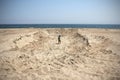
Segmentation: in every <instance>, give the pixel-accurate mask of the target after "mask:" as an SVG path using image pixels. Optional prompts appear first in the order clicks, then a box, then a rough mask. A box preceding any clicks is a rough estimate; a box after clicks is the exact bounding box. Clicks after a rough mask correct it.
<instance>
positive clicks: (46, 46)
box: [0, 28, 120, 80]
mask: <svg viewBox="0 0 120 80" xmlns="http://www.w3.org/2000/svg"><path fill="white" fill-rule="evenodd" d="M59 34H61V35H62V37H61V44H57V42H58V41H57V39H58V35H59ZM0 80H120V30H119V29H118V30H117V29H70V28H68V29H66V28H62V29H60V28H57V29H56V28H54V29H50V28H49V29H47V28H46V29H0Z"/></svg>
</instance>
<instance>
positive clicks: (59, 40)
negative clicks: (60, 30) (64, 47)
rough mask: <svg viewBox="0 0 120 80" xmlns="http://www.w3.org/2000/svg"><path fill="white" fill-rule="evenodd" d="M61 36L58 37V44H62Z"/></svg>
mask: <svg viewBox="0 0 120 80" xmlns="http://www.w3.org/2000/svg"><path fill="white" fill-rule="evenodd" d="M60 38H61V35H58V44H61V39H60Z"/></svg>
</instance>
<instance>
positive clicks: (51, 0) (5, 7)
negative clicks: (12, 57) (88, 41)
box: [0, 0, 120, 24]
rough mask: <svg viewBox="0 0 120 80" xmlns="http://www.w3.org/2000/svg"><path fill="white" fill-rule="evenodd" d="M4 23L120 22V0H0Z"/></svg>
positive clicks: (0, 20) (0, 15)
mask: <svg viewBox="0 0 120 80" xmlns="http://www.w3.org/2000/svg"><path fill="white" fill-rule="evenodd" d="M0 24H120V0H0Z"/></svg>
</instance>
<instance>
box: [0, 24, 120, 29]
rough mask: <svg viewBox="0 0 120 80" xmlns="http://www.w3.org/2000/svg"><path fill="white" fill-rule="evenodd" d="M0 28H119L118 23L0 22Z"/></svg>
mask: <svg viewBox="0 0 120 80" xmlns="http://www.w3.org/2000/svg"><path fill="white" fill-rule="evenodd" d="M0 28H1V29H2V28H110V29H120V24H116V25H113V24H0Z"/></svg>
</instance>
